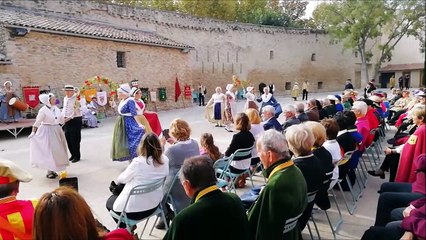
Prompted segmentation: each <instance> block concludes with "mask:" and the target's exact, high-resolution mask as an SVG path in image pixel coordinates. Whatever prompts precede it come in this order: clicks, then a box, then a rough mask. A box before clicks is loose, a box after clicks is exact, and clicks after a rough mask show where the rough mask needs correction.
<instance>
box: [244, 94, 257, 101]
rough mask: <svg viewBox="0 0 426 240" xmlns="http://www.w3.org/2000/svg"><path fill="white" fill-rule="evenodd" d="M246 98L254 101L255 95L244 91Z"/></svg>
mask: <svg viewBox="0 0 426 240" xmlns="http://www.w3.org/2000/svg"><path fill="white" fill-rule="evenodd" d="M246 99H247V101H255V100H256V96H255V95H254V94H253V93H251V92H248V93H246Z"/></svg>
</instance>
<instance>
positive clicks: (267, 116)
mask: <svg viewBox="0 0 426 240" xmlns="http://www.w3.org/2000/svg"><path fill="white" fill-rule="evenodd" d="M262 120H263V123H262V124H263V129H265V131H266V130H269V129H275V130H277V131H279V132H282V131H283V129H282V126H281V124H280V122H278V120H277V118H276V117H275V108H274V107H273V106H271V105H266V106H264V107H263V108H262Z"/></svg>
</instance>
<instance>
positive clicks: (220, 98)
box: [212, 93, 225, 103]
mask: <svg viewBox="0 0 426 240" xmlns="http://www.w3.org/2000/svg"><path fill="white" fill-rule="evenodd" d="M212 99H213V102H214V103H218V102H219V103H222V102H223V101H225V94H223V93H213V95H212Z"/></svg>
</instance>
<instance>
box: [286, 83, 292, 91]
mask: <svg viewBox="0 0 426 240" xmlns="http://www.w3.org/2000/svg"><path fill="white" fill-rule="evenodd" d="M285 90H291V82H285Z"/></svg>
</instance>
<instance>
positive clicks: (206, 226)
mask: <svg viewBox="0 0 426 240" xmlns="http://www.w3.org/2000/svg"><path fill="white" fill-rule="evenodd" d="M180 181H181V183H182V185H183V188H184V189H185V192H186V194H187V195H188V197H190V198H192V200H191V205H190V206H188V207H186V208H185V209H183V210H182V211H181V212H179V214H178V215H176V217H175V218H174V220H173V222H172V224H171V226H170V228H169V230H168V231H167V233H166V235H165V236H164V239H185V240H191V239H223V238H226V239H241V240H248V239H252V238H251V237H250V230H249V225H248V220H247V216H246V213H245V210H244V207H243V204H242V203H241V200H240V199H239V197H238V196H237V195H235V194H233V193H225V192H222V191H221V190H219V189H218V188H217V186H216V174H215V171H214V169H213V166H212V164H211V161H209V158H208V157H205V156H197V157H192V158H189V159H186V160H185V162H184V163H183V165H182V168H181V174H180Z"/></svg>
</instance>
